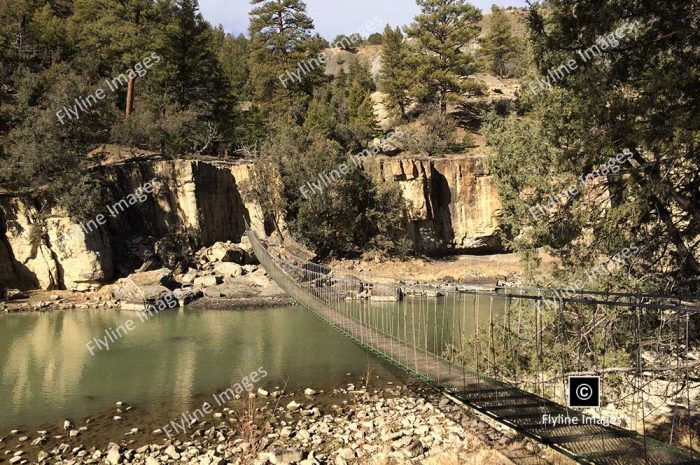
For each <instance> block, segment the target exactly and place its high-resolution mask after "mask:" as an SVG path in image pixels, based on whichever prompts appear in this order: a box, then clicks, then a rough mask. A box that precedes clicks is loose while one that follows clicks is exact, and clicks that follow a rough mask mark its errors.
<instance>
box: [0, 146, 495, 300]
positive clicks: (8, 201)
mask: <svg viewBox="0 0 700 465" xmlns="http://www.w3.org/2000/svg"><path fill="white" fill-rule="evenodd" d="M364 169H365V170H366V171H367V173H368V174H369V175H370V176H372V177H374V178H377V179H379V180H381V181H382V182H389V183H397V184H398V186H399V188H400V189H401V191H402V193H403V196H404V198H405V199H406V200H407V201H408V203H409V205H410V207H411V208H410V210H411V212H410V224H409V233H410V234H411V237H412V239H413V241H414V246H415V249H416V250H417V251H419V252H421V253H430V254H449V253H461V252H490V251H492V252H495V251H500V243H499V236H498V224H497V221H496V217H495V214H496V211H497V209H498V208H499V207H500V202H499V199H498V196H497V194H496V191H495V188H494V186H493V185H492V183H491V181H490V177H489V175H488V173H487V172H486V170H485V169H484V166H483V161H482V159H481V158H479V157H467V156H465V157H454V158H444V159H422V158H405V157H396V158H390V157H376V158H371V159H365V160H364ZM103 170H104V174H105V176H106V178H107V179H108V181H109V182H110V185H111V189H112V194H113V198H114V199H124V198H125V197H127V196H129V195H130V194H133V193H134V192H136V191H137V189H139V188H141V187H142V186H144V185H145V184H146V183H148V182H150V181H153V180H156V181H157V182H156V183H154V184H156V188H155V189H154V190H153V192H152V193H150V194H149V195H148V196H146V198H145V199H144V200H143V201H140V202H137V203H135V204H133V205H129V206H128V207H127V208H125V209H123V210H121V211H120V212H119V214H117V215H111V214H108V213H109V212H111V210H110V208H109V206H108V205H105V212H104V213H105V217H106V222H105V224H104V225H102V226H99V227H96V228H91V227H85V226H86V224H78V223H76V222H74V221H71V220H69V219H68V218H67V216H66V215H63V214H62V213H61V212H51V213H50V214H44V215H43V219H42V220H39V215H38V214H37V208H36V207H35V206H33V205H32V204H30V203H29V202H28V201H27V200H24V199H18V198H8V197H5V198H2V199H0V210H1V213H0V215H1V216H0V287H21V288H23V289H32V288H38V289H63V288H65V289H77V290H87V289H89V288H91V287H93V286H96V285H99V284H102V283H106V282H110V281H111V280H113V279H114V278H116V277H118V276H124V275H126V274H128V273H132V272H134V271H136V270H137V269H138V268H139V267H141V265H142V264H143V263H144V262H146V261H147V260H148V259H149V257H148V256H146V255H144V250H145V251H146V252H147V251H148V250H150V249H154V250H160V249H162V250H165V251H166V252H168V251H169V252H173V250H171V249H173V248H175V249H177V248H178V245H177V244H179V242H178V241H179V240H186V241H189V242H188V244H187V245H188V247H191V248H198V247H209V246H211V245H213V244H215V243H217V242H223V243H225V242H231V243H239V242H240V241H241V238H242V235H243V233H244V232H245V221H246V220H247V221H249V222H250V224H251V226H252V227H253V229H254V230H255V231H256V232H258V233H259V234H260V235H265V233H269V232H271V231H266V227H265V226H266V225H265V221H264V218H263V215H262V212H261V209H260V207H259V205H257V204H256V203H255V202H253V201H252V200H251V199H246V198H245V194H244V193H243V189H242V188H241V186H242V185H243V184H244V183H245V182H247V180H248V179H249V176H250V165H248V164H245V163H224V162H215V161H202V160H141V161H132V162H127V163H118V164H113V165H108V166H105V167H103ZM117 201H118V200H117ZM38 223H41V224H38ZM268 229H269V228H268ZM164 238H168V241H167V244H166V243H164V242H163V241H164ZM171 242H172V244H171ZM168 256H169V257H170V259H171V261H173V263H174V262H177V261H178V255H177V253H168ZM130 257H133V261H132V262H130V261H129V259H130ZM166 261H167V260H166ZM163 264H164V263H163V262H162V261H161V265H163ZM167 265H168V266H171V267H173V266H172V265H173V264H171V263H167ZM173 268H174V267H173ZM185 268H186V267H185ZM142 271H144V270H142ZM20 283H21V284H20Z"/></svg>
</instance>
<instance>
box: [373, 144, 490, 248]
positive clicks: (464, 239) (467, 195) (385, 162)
mask: <svg viewBox="0 0 700 465" xmlns="http://www.w3.org/2000/svg"><path fill="white" fill-rule="evenodd" d="M363 164H364V167H365V170H366V171H367V172H368V173H369V174H370V175H371V176H374V177H375V178H379V179H381V180H382V181H384V182H393V183H397V184H398V185H399V188H400V189H401V192H402V193H403V196H404V198H405V199H406V200H407V202H408V203H409V208H410V213H409V214H410V220H411V221H410V224H409V234H410V235H411V238H412V240H413V243H414V248H415V250H416V251H418V252H420V253H426V254H454V253H497V252H500V251H502V247H501V243H500V239H499V234H498V223H497V220H496V212H497V211H498V209H499V208H500V206H501V203H500V199H499V197H498V193H497V191H496V188H495V186H494V185H493V184H492V183H491V179H490V176H489V174H488V173H487V172H486V169H485V167H484V163H483V158H482V157H475V156H460V157H454V158H441V159H427V158H415V157H414V158H399V157H397V158H390V157H375V158H369V159H365V160H364V161H363Z"/></svg>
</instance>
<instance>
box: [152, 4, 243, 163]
mask: <svg viewBox="0 0 700 465" xmlns="http://www.w3.org/2000/svg"><path fill="white" fill-rule="evenodd" d="M161 8H163V9H162V10H160V11H159V12H158V16H159V17H160V19H159V22H160V23H161V26H160V30H159V32H158V37H157V40H156V47H157V49H158V51H157V54H158V55H159V56H160V57H161V60H160V62H159V63H158V65H157V66H155V67H154V68H152V71H151V74H152V79H149V104H150V106H151V108H152V109H153V111H154V112H156V114H157V116H158V117H159V118H172V119H173V121H172V124H173V125H175V126H179V127H180V128H181V131H184V132H191V133H192V134H181V135H178V137H183V136H184V137H185V138H186V139H187V138H190V139H195V138H197V139H198V142H197V143H196V144H195V145H196V148H192V147H190V148H189V150H196V151H212V150H213V151H217V147H218V146H220V145H221V144H226V145H230V144H231V143H232V142H233V132H234V129H235V122H234V118H235V113H234V109H233V103H234V102H233V100H232V99H231V93H230V90H229V85H228V82H227V80H226V76H225V75H224V71H223V69H222V67H221V63H220V62H219V60H218V57H217V50H216V46H215V41H214V38H215V34H214V33H213V30H212V28H211V26H210V25H209V23H207V22H206V21H205V20H204V18H203V17H202V15H201V13H200V12H199V4H198V2H197V0H177V1H176V2H175V3H173V4H166V5H165V6H161ZM166 115H167V116H166ZM183 118H184V122H182V120H183ZM178 120H180V122H178Z"/></svg>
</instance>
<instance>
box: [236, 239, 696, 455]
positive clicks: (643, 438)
mask: <svg viewBox="0 0 700 465" xmlns="http://www.w3.org/2000/svg"><path fill="white" fill-rule="evenodd" d="M248 235H249V238H250V241H251V243H252V245H253V249H254V251H255V254H256V255H257V257H258V259H259V260H260V262H261V264H262V265H263V266H264V268H265V269H266V270H267V271H268V273H269V274H270V277H271V278H272V279H273V280H274V281H275V282H276V283H277V284H278V285H279V286H280V287H281V288H282V289H283V290H285V291H286V292H287V293H289V294H290V296H292V297H293V298H294V299H295V300H296V301H297V302H299V303H300V304H302V305H304V306H305V307H307V308H308V309H310V310H311V311H312V312H314V313H315V314H316V315H317V316H318V317H320V318H322V319H323V320H324V321H326V322H327V323H329V324H330V325H332V326H333V327H335V328H337V329H339V330H340V331H342V332H343V333H345V334H346V335H348V336H350V337H352V338H353V339H355V340H356V341H357V342H358V343H360V344H362V345H363V346H365V347H367V348H368V349H370V350H372V351H374V352H375V353H377V354H379V355H380V356H382V357H384V358H386V359H387V360H389V361H391V362H392V363H394V364H396V365H397V366H399V367H401V368H403V369H405V370H407V371H409V372H411V373H413V374H415V375H416V376H418V377H420V378H422V379H424V380H425V381H428V382H430V383H433V384H435V385H436V386H438V387H440V388H442V389H444V390H445V391H447V392H449V393H451V394H452V395H454V396H456V397H458V398H459V399H461V400H462V401H464V402H465V403H467V404H468V405H470V406H471V407H473V408H475V409H477V410H479V411H481V412H482V413H484V414H486V415H488V416H490V417H492V418H494V419H496V420H498V421H500V422H502V423H504V424H507V425H508V426H510V427H512V428H514V429H516V430H518V431H519V432H521V433H523V434H525V435H527V436H529V437H532V438H535V439H537V440H538V441H541V442H543V443H546V444H548V445H550V446H551V447H553V448H555V449H557V450H559V451H560V452H562V453H564V454H566V455H568V456H569V457H571V458H573V459H575V460H577V461H579V462H581V463H600V464H631V463H635V464H636V463H644V464H685V463H700V462H698V461H697V460H696V455H695V452H694V451H693V449H694V447H696V445H697V441H698V439H697V430H698V422H697V415H696V414H695V409H696V407H697V402H698V400H700V396H699V393H700V373H699V371H700V362H698V360H700V354H698V353H696V347H697V342H698V341H697V339H698V338H699V337H700V331H698V329H699V328H700V312H699V311H698V309H697V308H694V307H692V306H690V305H687V302H685V301H684V302H681V301H680V300H678V299H674V298H666V297H663V296H631V295H623V294H618V295H601V294H599V293H584V292H580V293H578V294H576V295H572V296H570V297H563V298H562V297H561V295H560V294H558V293H556V292H553V291H552V290H540V291H539V292H532V291H533V290H529V289H523V288H498V289H494V290H493V291H484V290H478V289H474V288H470V287H468V286H463V285H460V284H459V283H426V282H418V281H409V280H403V281H401V282H391V280H390V279H389V278H384V277H381V278H376V277H370V276H366V275H361V274H359V273H353V272H349V271H342V270H334V269H331V268H329V267H327V266H324V265H320V264H316V263H311V262H308V261H305V260H303V259H300V258H299V257H295V256H293V255H290V254H288V253H283V252H282V251H280V250H278V249H276V248H274V247H271V246H270V245H269V244H264V243H263V242H261V241H260V240H259V239H258V238H257V236H256V235H255V233H254V232H252V231H249V233H248ZM570 376H594V377H599V379H600V383H601V386H602V389H601V392H600V397H601V399H600V405H601V408H589V409H585V408H569V407H567V405H568V404H569V399H568V394H569V393H568V383H569V377H570ZM574 419H575V420H574Z"/></svg>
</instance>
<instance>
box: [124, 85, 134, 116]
mask: <svg viewBox="0 0 700 465" xmlns="http://www.w3.org/2000/svg"><path fill="white" fill-rule="evenodd" d="M135 79H136V77H135V76H133V75H130V76H129V85H128V87H127V90H126V117H127V118H128V117H129V116H131V113H133V112H134V80H135Z"/></svg>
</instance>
